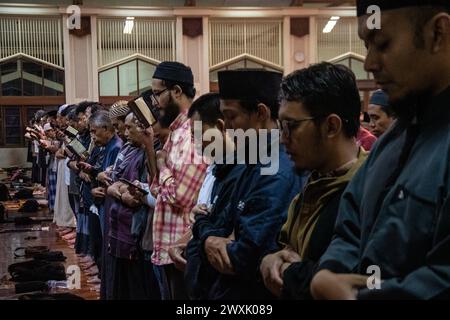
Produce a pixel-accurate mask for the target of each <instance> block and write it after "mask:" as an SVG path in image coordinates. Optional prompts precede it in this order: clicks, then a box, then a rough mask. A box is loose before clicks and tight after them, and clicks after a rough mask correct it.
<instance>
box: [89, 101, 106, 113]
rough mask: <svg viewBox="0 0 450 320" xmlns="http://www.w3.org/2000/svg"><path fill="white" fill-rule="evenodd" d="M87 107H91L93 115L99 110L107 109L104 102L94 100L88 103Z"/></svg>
mask: <svg viewBox="0 0 450 320" xmlns="http://www.w3.org/2000/svg"><path fill="white" fill-rule="evenodd" d="M87 108H91V115H92V114H94V113H96V112H97V111H106V109H105V107H104V106H103V104H101V103H99V102H94V103H92V104H90V105H88V106H87ZM87 108H86V109H87Z"/></svg>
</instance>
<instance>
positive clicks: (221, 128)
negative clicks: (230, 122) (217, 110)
mask: <svg viewBox="0 0 450 320" xmlns="http://www.w3.org/2000/svg"><path fill="white" fill-rule="evenodd" d="M216 127H217V129H218V130H219V131H220V132H225V131H226V129H225V121H223V120H222V119H217V121H216Z"/></svg>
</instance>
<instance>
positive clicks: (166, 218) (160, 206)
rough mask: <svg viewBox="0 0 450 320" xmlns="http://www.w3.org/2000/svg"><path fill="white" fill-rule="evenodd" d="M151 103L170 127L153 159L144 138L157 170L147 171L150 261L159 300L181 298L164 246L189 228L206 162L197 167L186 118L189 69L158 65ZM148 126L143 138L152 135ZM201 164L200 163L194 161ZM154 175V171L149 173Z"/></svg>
mask: <svg viewBox="0 0 450 320" xmlns="http://www.w3.org/2000/svg"><path fill="white" fill-rule="evenodd" d="M152 89H153V95H152V99H153V103H154V105H155V106H156V107H157V108H159V113H160V117H159V119H158V121H159V122H160V124H170V125H169V129H170V131H171V132H170V135H169V137H168V139H167V142H166V143H165V144H164V147H163V149H162V150H160V151H158V153H157V154H156V155H155V150H154V146H153V142H151V141H149V140H150V139H144V140H145V141H144V145H145V148H146V151H147V154H148V156H149V157H151V156H153V157H156V167H157V168H156V169H157V170H156V172H150V175H151V176H152V178H153V183H152V185H151V187H150V190H151V191H152V193H153V194H154V195H157V198H156V205H155V210H154V214H153V253H152V263H153V264H154V265H155V266H156V268H158V270H159V274H160V277H159V279H160V280H161V283H160V287H161V296H162V298H163V299H172V300H180V299H186V298H187V295H186V290H185V285H184V279H183V273H182V272H181V271H179V270H177V269H176V268H175V266H174V264H173V262H172V260H171V259H170V256H169V252H168V250H169V248H170V247H171V246H173V245H174V244H175V242H177V241H178V240H179V239H180V238H181V236H183V235H184V234H185V233H186V232H187V231H188V230H189V228H190V223H189V214H190V212H191V210H192V208H193V207H194V206H195V204H196V202H195V200H196V197H197V194H198V192H199V190H200V187H201V185H202V183H203V180H204V177H205V173H206V164H204V163H200V164H196V162H195V161H193V159H194V157H195V148H194V144H193V142H192V139H191V137H192V136H191V125H190V121H189V118H188V116H187V113H188V110H189V108H190V106H191V104H192V100H193V98H194V96H195V88H194V77H193V75H192V71H191V68H189V67H187V66H185V65H184V64H182V63H179V62H173V61H164V62H161V63H160V64H159V65H158V66H157V67H156V70H155V73H154V74H153V80H152ZM150 131H152V129H151V128H149V129H147V134H148V135H150V136H152V135H153V134H152V133H151V132H150ZM198 162H201V161H197V163H198ZM152 171H153V169H152Z"/></svg>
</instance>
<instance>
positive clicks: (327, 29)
mask: <svg viewBox="0 0 450 320" xmlns="http://www.w3.org/2000/svg"><path fill="white" fill-rule="evenodd" d="M339 19H340V17H335V16H333V17H331V18H330V20H328V23H327V25H326V26H325V28H323V30H322V32H323V33H330V32H331V31H332V30H333V28H334V27H335V26H336V23H337V22H338V20H339Z"/></svg>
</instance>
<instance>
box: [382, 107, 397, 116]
mask: <svg viewBox="0 0 450 320" xmlns="http://www.w3.org/2000/svg"><path fill="white" fill-rule="evenodd" d="M380 109H381V111H383V112H384V113H386V114H387V116H388V117H389V118H395V112H394V110H393V109H392V108H391V106H380Z"/></svg>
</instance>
